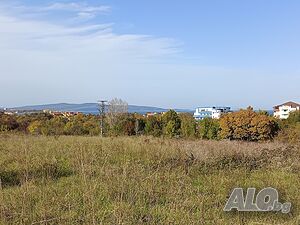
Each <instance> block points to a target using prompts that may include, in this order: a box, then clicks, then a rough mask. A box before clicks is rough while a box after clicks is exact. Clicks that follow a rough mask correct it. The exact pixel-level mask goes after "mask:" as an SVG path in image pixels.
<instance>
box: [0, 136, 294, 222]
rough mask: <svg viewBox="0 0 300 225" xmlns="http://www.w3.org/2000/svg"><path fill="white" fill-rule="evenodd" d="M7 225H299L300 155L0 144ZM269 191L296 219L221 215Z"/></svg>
mask: <svg viewBox="0 0 300 225" xmlns="http://www.w3.org/2000/svg"><path fill="white" fill-rule="evenodd" d="M0 178H1V187H0V189H1V190H0V223H2V224H220V225H221V224H222V225H223V224H297V225H298V224H300V189H299V187H300V149H299V147H295V146H287V145H284V144H280V143H242V142H228V141H219V142H217V141H187V140H170V139H161V138H149V137H132V138H130V137H119V138H103V139H102V138H98V137H56V138H55V137H33V136H14V135H8V136H4V135H2V136H0ZM268 186H272V187H274V188H277V189H278V190H279V193H280V195H281V200H282V201H290V202H292V204H293V208H292V212H291V213H289V214H280V213H271V212H269V213H238V212H232V213H224V212H223V211H222V209H223V207H224V204H225V202H226V200H227V198H228V195H229V194H230V192H231V190H232V189H233V188H234V187H244V188H247V187H256V188H258V189H261V188H264V187H268Z"/></svg>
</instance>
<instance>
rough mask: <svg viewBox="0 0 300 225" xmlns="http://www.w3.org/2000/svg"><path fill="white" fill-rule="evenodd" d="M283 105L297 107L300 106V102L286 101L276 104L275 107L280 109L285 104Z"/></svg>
mask: <svg viewBox="0 0 300 225" xmlns="http://www.w3.org/2000/svg"><path fill="white" fill-rule="evenodd" d="M283 105H286V106H290V107H292V108H297V107H300V104H298V103H296V102H291V101H289V102H286V103H283V104H281V105H276V106H274V109H278V108H279V107H280V106H283Z"/></svg>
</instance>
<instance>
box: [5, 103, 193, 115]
mask: <svg viewBox="0 0 300 225" xmlns="http://www.w3.org/2000/svg"><path fill="white" fill-rule="evenodd" d="M11 109H13V110H28V111H29V110H47V109H48V110H52V111H61V112H82V113H85V114H97V113H98V105H97V103H82V104H69V103H58V104H46V105H31V106H22V107H15V108H11ZM175 110H176V111H177V112H192V110H188V109H175ZM165 111H168V109H163V108H158V107H152V106H138V105H129V106H128V112H130V113H139V114H145V113H147V112H165Z"/></svg>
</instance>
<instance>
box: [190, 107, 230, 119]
mask: <svg viewBox="0 0 300 225" xmlns="http://www.w3.org/2000/svg"><path fill="white" fill-rule="evenodd" d="M228 112H230V107H217V106H214V107H198V108H196V110H195V112H194V118H195V119H196V120H203V119H204V118H212V119H220V117H221V115H222V114H223V113H228Z"/></svg>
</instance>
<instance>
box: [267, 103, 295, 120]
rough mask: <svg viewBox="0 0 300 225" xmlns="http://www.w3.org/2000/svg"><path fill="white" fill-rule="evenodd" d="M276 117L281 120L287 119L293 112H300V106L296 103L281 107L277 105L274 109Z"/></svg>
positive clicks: (285, 104) (284, 104)
mask: <svg viewBox="0 0 300 225" xmlns="http://www.w3.org/2000/svg"><path fill="white" fill-rule="evenodd" d="M273 109H274V114H273V115H274V117H276V118H279V119H287V118H288V117H289V115H290V113H291V112H294V111H296V110H300V105H299V104H298V103H295V102H286V103H283V104H281V105H276V106H274V107H273Z"/></svg>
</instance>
